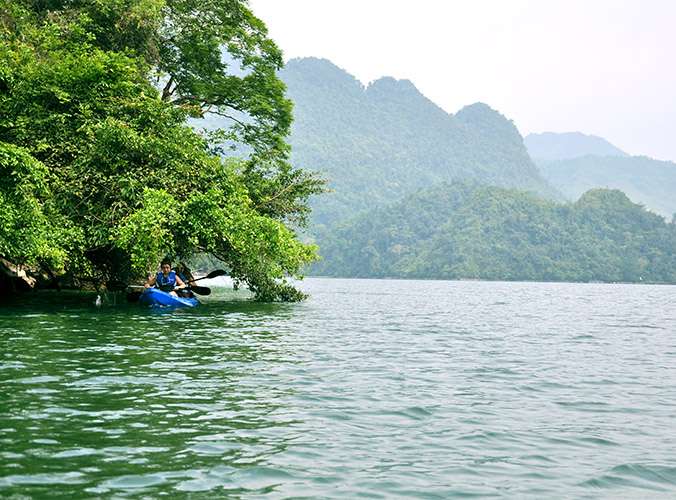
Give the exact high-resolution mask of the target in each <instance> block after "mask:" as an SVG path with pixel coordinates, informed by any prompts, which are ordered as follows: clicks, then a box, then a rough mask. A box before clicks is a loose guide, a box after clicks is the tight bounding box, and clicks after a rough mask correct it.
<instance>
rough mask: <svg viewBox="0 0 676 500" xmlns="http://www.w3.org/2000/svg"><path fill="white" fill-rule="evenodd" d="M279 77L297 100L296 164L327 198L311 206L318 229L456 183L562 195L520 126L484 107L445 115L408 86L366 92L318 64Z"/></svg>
mask: <svg viewBox="0 0 676 500" xmlns="http://www.w3.org/2000/svg"><path fill="white" fill-rule="evenodd" d="M280 77H281V79H282V80H283V81H284V82H285V83H286V85H287V87H288V96H289V97H290V98H291V100H293V101H294V123H293V126H292V133H291V138H290V143H291V145H292V163H293V164H294V165H297V166H303V167H304V168H310V169H315V170H319V171H320V172H322V174H323V175H324V176H325V177H326V178H327V179H328V181H329V188H330V189H332V190H333V191H332V192H331V193H328V194H326V195H323V196H321V197H318V198H317V199H316V200H315V201H314V203H313V208H314V214H313V218H314V220H315V222H316V223H318V224H319V225H320V226H321V225H326V224H333V223H335V222H336V221H338V220H342V219H345V218H347V217H350V216H353V215H354V214H356V213H358V212H359V211H361V210H365V209H369V208H371V207H374V206H380V205H384V204H387V203H391V202H393V201H396V200H397V199H399V198H400V197H401V196H404V195H407V194H410V193H412V192H414V191H415V190H417V189H420V188H428V187H430V186H433V185H435V184H438V183H439V182H444V181H451V180H453V179H458V178H471V179H476V180H479V181H481V182H484V183H486V184H493V185H498V186H508V187H518V188H522V189H527V190H532V191H534V192H537V193H539V194H541V195H544V196H549V197H556V196H559V195H558V193H556V192H555V190H553V189H552V188H551V187H550V186H549V185H548V184H547V183H546V181H545V180H544V179H543V178H542V176H541V175H540V173H539V171H538V169H537V167H536V166H535V165H534V164H533V162H532V161H531V159H530V157H529V156H528V153H527V151H526V148H525V146H524V145H523V140H522V138H521V136H520V135H519V132H518V131H517V129H516V127H514V125H513V124H512V123H511V122H510V121H509V120H507V119H506V118H505V117H503V116H502V115H500V114H499V113H497V112H496V111H494V110H492V109H491V108H489V107H488V106H486V105H485V104H481V103H477V104H473V105H471V106H468V107H466V108H463V109H462V110H460V111H459V112H458V113H457V114H455V115H450V114H448V113H446V112H445V111H444V110H442V109H441V108H439V107H438V106H437V105H435V104H434V103H433V102H432V101H430V100H429V99H427V98H426V97H425V96H423V95H422V94H421V93H420V92H419V91H418V90H417V89H416V88H415V86H414V85H413V84H412V83H411V82H410V81H408V80H395V79H393V78H381V79H379V80H377V81H375V82H373V83H371V84H369V85H368V86H366V87H364V86H363V85H362V84H361V83H360V82H359V81H358V80H356V79H355V78H354V77H353V76H351V75H350V74H348V73H347V72H345V71H343V70H342V69H340V68H338V67H337V66H335V65H334V64H332V63H331V62H329V61H327V60H322V59H314V58H307V59H295V60H291V61H289V62H288V64H287V65H286V67H285V68H284V69H283V70H282V71H281V73H280Z"/></svg>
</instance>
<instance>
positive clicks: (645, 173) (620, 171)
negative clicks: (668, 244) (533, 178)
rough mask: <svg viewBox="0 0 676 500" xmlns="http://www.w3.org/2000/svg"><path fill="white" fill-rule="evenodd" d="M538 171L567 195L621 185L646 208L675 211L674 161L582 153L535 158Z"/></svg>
mask: <svg viewBox="0 0 676 500" xmlns="http://www.w3.org/2000/svg"><path fill="white" fill-rule="evenodd" d="M538 166H539V167H540V169H541V171H542V174H543V175H544V176H545V177H546V178H547V180H549V182H550V183H551V184H552V185H553V186H555V187H556V188H557V189H558V190H559V191H561V192H562V193H563V194H564V195H565V196H566V197H567V198H569V199H571V200H576V199H577V198H578V197H579V196H580V195H581V194H582V193H584V192H585V191H587V190H589V189H592V188H597V187H607V188H613V189H621V190H622V191H624V192H625V193H627V195H628V196H629V198H631V199H632V200H633V201H635V202H637V203H641V204H643V205H645V206H646V207H647V208H649V209H650V210H653V211H655V212H657V213H660V214H662V215H664V216H666V217H669V218H670V217H671V216H672V214H674V213H675V212H676V163H672V162H667V161H659V160H653V159H652V158H647V157H645V156H631V157H610V156H605V157H601V156H584V157H581V158H574V159H570V160H561V161H538Z"/></svg>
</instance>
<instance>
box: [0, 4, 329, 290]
mask: <svg viewBox="0 0 676 500" xmlns="http://www.w3.org/2000/svg"><path fill="white" fill-rule="evenodd" d="M224 52H225V53H227V54H228V56H229V58H224V57H223V53H224ZM228 59H229V60H230V61H236V62H237V68H236V71H235V70H234V69H233V68H232V67H231V64H230V63H229V62H228ZM282 65H283V60H282V55H281V53H280V51H279V49H278V48H277V46H276V45H275V44H274V42H273V41H272V40H270V39H269V38H268V36H267V30H266V27H265V25H264V24H263V23H262V22H261V21H260V20H259V19H257V18H256V17H255V16H254V15H253V14H252V12H251V11H250V9H249V7H248V6H247V2H246V1H245V0H219V1H208V0H207V1H201V0H93V1H82V0H0V202H1V203H2V206H3V210H2V211H0V257H2V258H3V259H4V260H5V261H7V262H9V263H12V264H14V265H17V266H22V267H25V268H27V269H28V270H29V271H30V273H31V274H32V275H33V277H35V278H36V279H37V280H38V285H41V286H54V285H55V284H56V285H57V286H71V287H75V288H82V287H87V286H107V287H108V288H115V287H119V286H124V284H126V283H128V282H130V281H132V280H135V279H141V278H144V277H145V276H146V273H147V272H148V271H150V270H152V269H154V268H155V266H156V265H157V263H158V262H159V260H160V259H161V258H162V257H164V256H166V255H170V256H174V257H179V258H186V257H189V256H191V255H194V254H207V255H211V256H213V257H215V258H217V259H219V261H220V262H222V263H224V264H225V265H226V266H227V268H228V269H229V271H230V273H231V274H232V275H233V276H234V277H236V278H237V279H239V280H240V281H244V282H246V283H247V284H248V285H249V287H250V288H251V289H252V290H253V291H254V292H255V293H256V295H257V297H258V298H259V299H261V300H277V299H282V300H293V299H297V298H300V297H301V295H302V294H300V293H299V292H298V291H296V290H295V289H294V288H293V287H291V286H290V285H289V284H288V283H287V282H286V281H285V278H286V277H287V276H297V275H298V274H299V272H300V270H301V268H302V267H303V266H304V265H305V264H307V263H308V262H311V261H312V260H313V259H315V257H316V248H315V247H314V246H312V245H307V244H303V243H301V242H300V241H299V239H298V238H297V235H296V228H298V227H302V225H303V224H304V222H305V221H306V219H307V214H308V212H309V208H308V205H307V200H308V197H309V196H310V195H312V194H316V193H318V192H320V191H321V190H322V182H321V181H320V180H319V179H318V178H317V177H315V176H314V175H312V174H309V173H307V172H306V171H304V170H300V169H295V168H293V167H292V166H291V164H290V162H289V146H288V144H287V142H286V136H287V134H288V132H289V130H290V126H291V121H292V103H291V101H290V100H289V99H287V98H286V96H285V86H284V84H283V82H282V81H281V80H280V79H279V78H278V76H277V71H278V70H279V69H280V68H281V67H282ZM205 114H211V115H216V116H219V117H221V118H222V121H221V127H220V130H218V131H214V132H213V133H212V134H210V135H204V134H200V133H198V132H196V131H195V129H194V128H192V127H189V126H187V125H186V123H187V120H188V119H189V118H190V119H193V120H200V119H201V118H202V117H203V116H205ZM225 143H229V144H243V145H245V146H246V148H247V151H248V154H247V156H246V158H232V157H230V158H228V159H222V156H221V153H222V151H221V150H220V148H221V146H220V145H222V144H225Z"/></svg>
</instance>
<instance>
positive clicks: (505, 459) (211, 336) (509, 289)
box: [0, 279, 676, 498]
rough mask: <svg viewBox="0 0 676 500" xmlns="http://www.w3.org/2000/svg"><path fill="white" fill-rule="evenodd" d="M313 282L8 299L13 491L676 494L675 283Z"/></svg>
mask: <svg viewBox="0 0 676 500" xmlns="http://www.w3.org/2000/svg"><path fill="white" fill-rule="evenodd" d="M304 287H306V288H307V290H308V291H309V292H310V293H311V294H312V298H311V299H310V300H309V301H307V302H304V303H301V304H256V303H252V302H249V301H242V300H237V299H238V298H239V297H240V296H239V295H238V294H233V293H232V292H231V291H227V290H217V291H216V293H215V294H214V295H213V296H211V297H208V298H206V299H205V301H204V304H202V306H200V307H199V308H197V309H194V310H175V311H152V310H148V309H143V308H140V307H138V306H137V305H135V304H126V303H124V301H116V300H115V299H114V297H105V298H104V299H105V303H104V306H103V307H102V308H101V309H97V308H95V307H94V306H93V301H94V297H93V296H88V295H82V294H70V295H68V294H60V295H58V297H59V299H58V301H57V300H54V296H47V297H46V298H45V297H41V298H39V300H38V301H36V302H33V303H31V304H30V305H26V304H6V305H5V306H4V307H2V308H1V309H0V496H11V495H13V494H16V495H29V496H47V495H56V496H65V497H69V498H78V497H92V496H94V497H95V496H104V497H108V496H111V495H112V496H127V495H141V496H149V497H155V496H159V495H161V494H169V495H172V496H176V495H179V496H187V495H190V496H197V497H202V496H203V497H204V498H210V497H213V496H214V495H219V496H228V495H229V496H235V497H237V496H251V495H263V494H272V495H273V496H325V497H326V496H332V497H333V496H346V497H354V496H357V495H367V496H373V495H376V496H378V495H381V496H386V497H389V496H396V495H400V496H422V497H435V496H438V497H444V498H445V497H449V496H455V495H460V496H462V495H499V496H500V495H502V496H510V497H513V496H517V497H523V496H530V497H542V496H559V497H561V496H585V495H588V496H592V497H593V496H607V497H612V496H616V495H624V496H639V497H641V496H643V497H645V496H653V495H665V496H669V495H670V494H674V493H676V465H674V464H676V452H675V451H674V450H676V433H674V432H673V430H672V428H673V419H674V408H676V392H675V391H674V390H673V381H674V380H676V363H675V362H674V361H676V336H675V335H674V332H675V331H676V328H675V327H676V313H674V312H672V311H673V297H674V296H675V295H676V287H657V286H629V285H574V284H543V283H539V284H538V283H530V284H527V283H483V282H424V281H378V280H328V279H326V280H324V279H311V280H308V281H307V282H306V283H305V284H304ZM55 296H56V295H55Z"/></svg>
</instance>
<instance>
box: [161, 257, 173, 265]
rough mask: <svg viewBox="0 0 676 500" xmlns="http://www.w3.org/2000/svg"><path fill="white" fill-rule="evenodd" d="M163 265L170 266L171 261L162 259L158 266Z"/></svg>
mask: <svg viewBox="0 0 676 500" xmlns="http://www.w3.org/2000/svg"><path fill="white" fill-rule="evenodd" d="M165 264H168V265H170V266H171V260H170V259H163V260H162V262H160V266H163V265H165Z"/></svg>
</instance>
